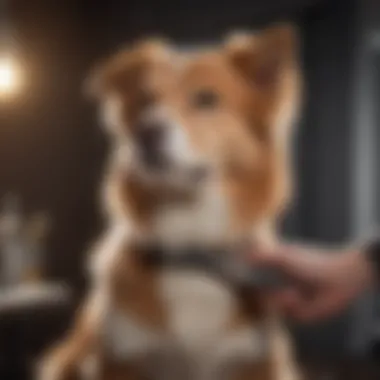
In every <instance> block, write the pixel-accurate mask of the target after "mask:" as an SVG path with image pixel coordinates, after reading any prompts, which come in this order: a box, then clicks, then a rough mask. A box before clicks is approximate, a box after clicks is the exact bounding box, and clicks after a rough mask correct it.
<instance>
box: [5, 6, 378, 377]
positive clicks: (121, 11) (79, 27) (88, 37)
mask: <svg viewBox="0 0 380 380" xmlns="http://www.w3.org/2000/svg"><path fill="white" fill-rule="evenodd" d="M278 20H291V21H293V22H295V23H296V24H297V25H298V27H299V30H300V37H301V45H302V46H301V59H302V64H303V70H304V75H305V81H306V92H305V102H304V109H303V117H302V119H301V122H300V128H299V133H298V136H297V139H296V142H295V146H294V151H295V166H296V168H297V178H298V194H297V199H296V201H295V204H294V207H293V209H292V210H291V212H290V214H289V216H288V218H287V220H286V222H285V223H284V234H285V235H286V236H287V237H289V238H297V239H302V240H306V241H310V242H316V243H323V244H344V243H345V242H348V241H350V240H351V239H356V238H358V237H361V236H363V235H365V234H366V233H368V231H369V228H370V227H371V226H373V225H374V224H376V222H378V220H379V218H380V197H379V196H377V194H378V193H379V191H380V175H379V173H380V171H379V169H378V168H377V163H378V162H380V153H379V152H380V150H379V144H380V127H379V120H380V119H379V117H380V114H379V111H378V109H377V103H378V101H379V96H380V54H379V53H380V2H379V1H377V0H345V1H334V0H325V1H323V0H320V1H318V0H265V1H264V0H234V1H229V0H226V1H218V0H202V1H200V0H192V1H189V0H179V1H174V0H173V1H170V0H160V1H157V0H128V1H117V0H108V1H105V0H104V1H97V0H76V1H75V0H65V1H50V0H13V1H11V0H8V1H4V0H0V33H1V34H0V199H2V203H1V204H2V206H1V207H2V209H0V245H1V247H2V248H1V250H0V251H2V253H1V255H2V265H1V266H0V268H2V269H1V275H0V282H1V283H2V284H3V286H2V287H0V378H2V379H3V378H4V379H28V378H31V377H30V375H29V374H28V368H30V364H31V363H33V360H34V359H35V357H36V356H37V355H38V354H39V353H40V352H41V350H43V349H44V348H46V346H47V345H49V344H50V343H51V342H52V341H53V340H54V339H56V338H57V337H59V336H60V335H61V334H62V332H63V331H65V329H66V327H67V325H68V324H69V323H70V320H71V318H72V315H73V311H74V310H75V306H76V305H77V303H78V301H79V300H80V299H81V295H82V294H83V291H84V290H85V287H86V278H85V272H84V269H83V268H84V262H85V258H86V254H87V250H88V247H89V245H90V244H91V242H92V241H93V239H94V238H95V237H96V236H97V234H98V232H99V231H100V230H101V228H102V219H101V215H100V212H99V205H98V193H97V192H98V188H99V183H100V180H101V173H102V169H103V163H104V158H105V155H106V152H107V142H106V140H105V137H104V136H103V133H102V132H101V130H100V128H99V126H98V123H97V115H96V112H95V109H94V107H93V105H91V104H88V103H86V100H85V99H84V97H83V94H82V85H83V81H84V79H85V77H86V74H87V73H88V71H89V69H90V68H91V67H92V65H93V64H94V63H95V62H96V61H97V60H99V59H101V58H104V57H106V56H107V55H108V54H109V53H110V52H113V51H114V49H116V48H119V47H120V46H121V45H123V44H125V43H128V42H130V41H132V40H134V39H135V38H138V37H143V36H146V35H151V34H159V35H164V36H168V37H171V38H172V39H173V40H174V41H175V42H176V43H178V44H184V45H196V44H197V43H205V42H206V43H212V42H214V41H218V40H220V38H221V37H222V36H223V35H225V34H226V33H227V32H229V31H231V30H234V29H256V28H261V27H263V26H265V25H266V24H268V23H270V22H273V21H278ZM1 204H0V205H1ZM4 220H5V221H6V222H2V221H4ZM9 221H11V222H9ZM15 252H16V253H17V254H16V253H15ZM14 257H17V258H18V261H17V260H16V262H15V259H14ZM9 258H12V260H11V261H12V262H9V260H10V259H9ZM4 263H5V264H4ZM7 263H8V264H7ZM9 268H11V269H9ZM15 268H16V270H15ZM10 271H11V272H12V273H10ZM1 276H2V277H1ZM61 284H65V285H66V286H65V287H62V286H61ZM377 298H378V297H377V296H376V294H366V295H363V297H362V299H360V300H358V302H357V303H356V304H354V305H352V306H351V308H350V309H349V310H347V311H346V313H344V315H342V316H340V317H339V318H337V319H335V320H333V321H329V322H327V323H324V324H323V325H318V326H310V327H307V328H305V327H300V326H294V333H295V337H296V340H297V342H298V347H299V351H300V353H302V354H304V356H305V357H308V358H313V360H314V362H316V363H321V364H320V365H319V364H317V365H316V368H317V367H318V366H319V369H318V368H317V369H318V370H320V369H321V368H322V367H323V371H327V372H324V373H325V374H326V373H327V374H328V375H331V376H333V374H337V375H336V376H339V375H338V374H339V373H340V374H341V373H343V372H344V370H346V374H345V375H341V376H343V377H341V378H344V379H348V378H349V376H348V375H347V368H348V367H347V364H344V363H347V361H348V359H353V358H354V359H355V358H356V359H363V358H364V359H366V358H369V357H370V354H371V352H372V351H373V344H374V343H376V341H377V333H378V330H379V338H380V324H379V322H380V320H379V321H377V316H376V302H377ZM379 318H380V314H379ZM375 348H376V347H375ZM375 351H376V350H375ZM322 363H328V364H322ZM368 368H369V367H366V369H364V371H365V372H363V373H366V375H363V373H362V374H361V375H360V376H359V375H357V377H356V378H358V379H359V378H360V379H364V380H366V379H370V378H371V377H370V374H369V372H370V371H369V370H368ZM317 369H316V371H317ZM334 371H335V372H334ZM342 371H343V372H342ZM319 372H320V371H319ZM350 373H351V375H352V373H353V372H351V370H350ZM334 376H335V375H334ZM374 376H375V377H373V378H379V376H380V374H378V375H374ZM336 378H338V377H336ZM354 378H355V377H354Z"/></svg>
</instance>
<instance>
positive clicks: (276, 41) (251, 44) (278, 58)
mask: <svg viewBox="0 0 380 380" xmlns="http://www.w3.org/2000/svg"><path fill="white" fill-rule="evenodd" d="M297 46H298V43H297V33H296V31H295V28H294V27H293V26H292V25H290V24H277V25H275V26H272V27H269V28H267V29H265V30H264V31H262V32H259V33H257V34H244V33H236V34H233V35H231V36H230V37H229V38H228V39H227V43H226V50H227V56H228V59H229V60H230V62H231V63H232V65H233V66H234V67H235V68H236V69H237V70H239V71H240V72H241V74H242V75H244V77H245V78H246V79H248V80H249V81H251V82H252V84H253V85H255V86H257V87H258V89H259V90H261V91H265V90H274V89H275V88H276V85H277V84H278V83H279V81H280V80H281V79H282V78H281V77H282V75H283V74H284V71H285V70H286V69H287V68H289V66H291V65H294V64H295V62H296V61H297V58H296V55H297V50H298V48H297Z"/></svg>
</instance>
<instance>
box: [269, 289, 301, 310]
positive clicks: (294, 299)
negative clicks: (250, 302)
mask: <svg viewBox="0 0 380 380" xmlns="http://www.w3.org/2000/svg"><path fill="white" fill-rule="evenodd" d="M300 297H301V295H300V293H299V292H298V291H297V290H296V289H294V288H287V289H285V290H282V291H277V292H275V293H272V294H270V296H269V300H270V303H271V304H272V305H273V306H274V307H275V309H277V310H278V311H280V312H281V313H284V314H288V313H289V311H290V310H292V309H293V307H294V305H297V304H298V303H299V298H300Z"/></svg>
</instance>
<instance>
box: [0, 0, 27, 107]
mask: <svg viewBox="0 0 380 380" xmlns="http://www.w3.org/2000/svg"><path fill="white" fill-rule="evenodd" d="M9 11H10V10H9V1H6V0H0V36H1V37H0V101H2V100H7V99H10V98H13V96H14V95H16V94H17V93H18V92H19V90H20V87H21V85H22V75H21V68H20V65H19V63H18V62H19V60H18V59H17V54H16V51H17V49H16V41H17V38H16V36H15V34H14V30H13V29H12V27H11V20H10V12H9Z"/></svg>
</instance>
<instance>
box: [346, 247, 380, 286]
mask: <svg viewBox="0 0 380 380" xmlns="http://www.w3.org/2000/svg"><path fill="white" fill-rule="evenodd" d="M369 256H370V255H369V254H368V253H367V248H363V247H362V248H351V249H349V250H347V251H345V252H344V253H343V254H342V271H343V272H344V273H346V274H347V276H348V278H347V280H348V281H349V282H352V283H353V284H354V283H356V284H357V286H358V287H360V288H361V289H362V290H366V289H369V288H371V287H373V286H374V284H376V282H377V281H378V280H377V279H378V275H379V273H377V269H376V266H375V265H374V263H373V262H372V258H371V257H369ZM379 258H380V256H379ZM355 280H356V281H355Z"/></svg>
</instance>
